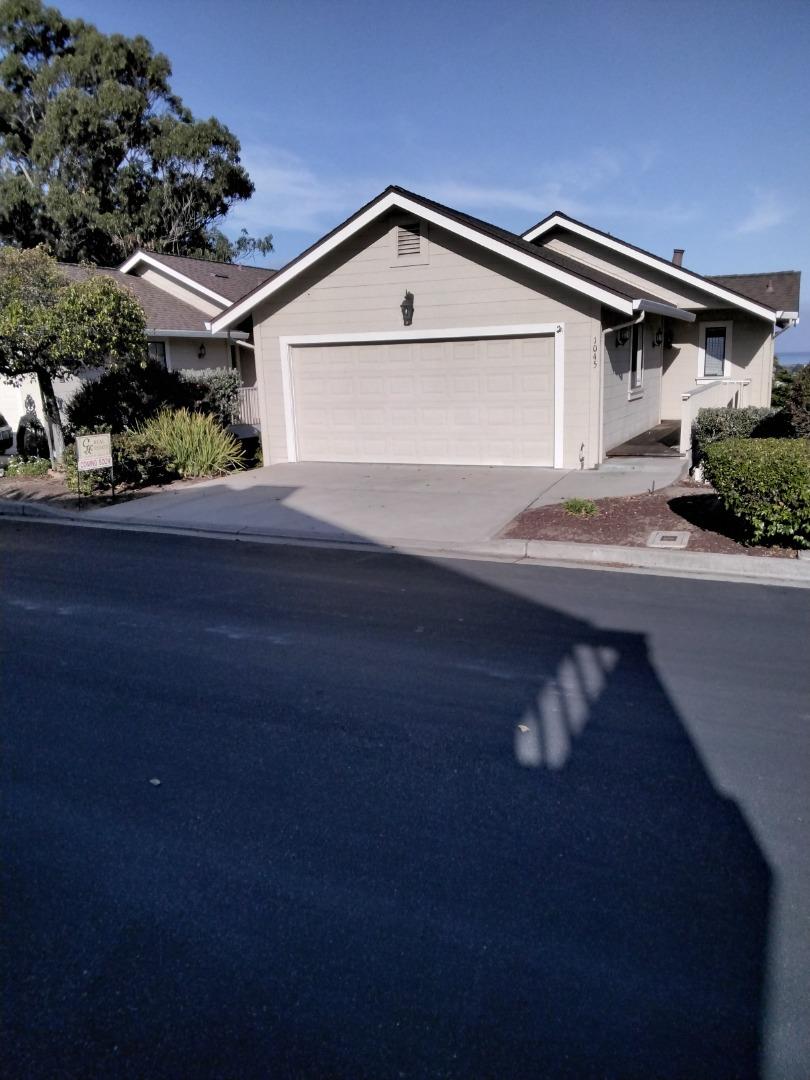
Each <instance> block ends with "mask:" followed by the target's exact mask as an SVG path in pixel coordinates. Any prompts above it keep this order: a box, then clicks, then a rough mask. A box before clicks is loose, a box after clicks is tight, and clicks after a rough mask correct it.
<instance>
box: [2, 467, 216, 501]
mask: <svg viewBox="0 0 810 1080" xmlns="http://www.w3.org/2000/svg"><path fill="white" fill-rule="evenodd" d="M200 482H201V478H195V479H190V480H174V481H172V483H170V484H162V485H153V486H152V487H142V488H135V489H132V488H116V489H115V502H116V503H120V502H129V501H130V500H131V499H141V498H144V497H145V496H146V495H156V494H157V493H158V492H161V491H171V490H173V489H177V488H187V487H189V486H190V485H192V484H199V483H200ZM0 499H4V500H9V501H12V500H13V501H14V502H27V501H30V502H37V503H43V504H45V505H47V506H56V507H59V508H60V509H61V510H96V509H98V507H100V506H111V505H113V499H112V496H111V494H110V493H109V489H107V492H106V493H105V492H99V493H98V494H96V495H83V496H82V497H81V499H78V498H77V497H76V496H75V495H74V494H73V492H72V491H68V488H67V485H66V484H65V478H64V476H61V475H60V474H59V473H53V472H50V473H48V474H47V475H46V476H36V477H27V476H0Z"/></svg>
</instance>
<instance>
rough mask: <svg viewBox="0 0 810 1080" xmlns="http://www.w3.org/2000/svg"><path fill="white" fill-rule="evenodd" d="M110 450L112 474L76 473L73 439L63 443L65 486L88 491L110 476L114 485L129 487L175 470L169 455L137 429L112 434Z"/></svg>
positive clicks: (164, 479) (164, 478)
mask: <svg viewBox="0 0 810 1080" xmlns="http://www.w3.org/2000/svg"><path fill="white" fill-rule="evenodd" d="M112 452H113V469H112V475H111V474H110V470H109V469H99V470H93V472H86V473H81V474H80V473H79V471H78V470H77V468H76V446H75V444H73V443H71V444H70V445H69V446H67V447H66V448H65V454H64V457H63V458H62V464H63V467H64V470H65V483H66V484H67V487H68V490H70V491H73V492H78V491H79V490H81V493H82V495H92V493H93V492H94V491H101V490H103V489H105V488H109V487H110V484H111V481H112V479H113V478H114V479H115V486H116V487H131V488H139V487H146V486H147V485H149V484H165V483H168V482H169V481H170V480H174V479H176V478H177V470H176V468H175V467H174V464H173V462H172V460H171V458H170V457H169V456H168V455H167V454H164V453H163V452H162V451H161V450H158V449H157V448H156V447H154V446H152V445H151V444H150V443H149V441H148V440H147V439H145V438H143V436H142V435H141V434H140V433H139V432H137V431H126V432H124V433H123V434H121V435H113V437H112ZM79 485H81V489H80V487H79Z"/></svg>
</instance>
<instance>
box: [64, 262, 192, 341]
mask: <svg viewBox="0 0 810 1080" xmlns="http://www.w3.org/2000/svg"><path fill="white" fill-rule="evenodd" d="M59 269H60V270H61V271H62V273H63V274H64V275H65V277H67V278H70V280H71V281H85V280H86V279H87V278H88V277H93V276H95V275H98V274H103V275H105V277H110V278H112V279H113V280H114V281H116V282H118V284H119V285H123V286H124V287H125V288H127V289H129V291H130V292H131V293H132V294H133V295H134V296H135V298H136V299H137V300H139V301H140V303H141V306H142V307H143V310H144V312H145V313H146V327H147V329H148V330H149V331H157V330H193V331H204V330H205V329H206V326H205V323H206V319H210V316H209V315H206V314H205V313H204V312H202V311H198V310H197V308H195V307H192V306H191V304H187V303H186V302H185V300H180V299H179V298H178V297H176V296H172V295H171V294H170V293H167V292H164V291H163V289H160V288H158V286H157V285H153V284H152V283H151V282H149V281H145V280H144V279H143V278H142V277H137V276H136V275H135V274H122V273H121V271H120V270H116V269H115V268H114V267H111V266H76V265H75V264H73V263H60V264H59Z"/></svg>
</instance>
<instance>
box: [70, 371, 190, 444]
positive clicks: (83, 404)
mask: <svg viewBox="0 0 810 1080" xmlns="http://www.w3.org/2000/svg"><path fill="white" fill-rule="evenodd" d="M199 395H200V391H199V389H195V387H194V386H192V385H191V384H190V383H189V382H188V381H187V380H186V379H184V378H182V376H181V375H180V373H179V372H178V371H167V370H166V368H165V367H163V365H162V364H159V363H157V362H156V361H154V360H149V361H144V362H143V363H138V364H127V365H125V366H123V367H119V368H115V369H114V370H112V371H107V372H105V373H104V374H103V375H102V376H101V377H100V378H98V379H95V380H93V381H92V382H86V383H84V385H83V386H82V387H81V388H80V389H79V390H77V391H76V393H75V394H74V395H73V397H72V398H71V400H70V402H69V403H68V406H67V410H66V412H67V420H68V426H69V427H70V428H71V429H72V430H73V431H112V432H113V433H117V434H120V433H121V432H123V431H126V430H127V429H129V428H135V427H137V425H138V424H142V423H143V422H144V421H145V420H148V419H149V418H150V417H152V416H155V415H157V413H159V412H160V411H161V410H162V409H166V408H172V409H180V408H184V407H191V406H193V404H194V402H195V400H196V399H197V398H198V397H199Z"/></svg>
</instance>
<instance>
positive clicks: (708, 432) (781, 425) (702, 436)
mask: <svg viewBox="0 0 810 1080" xmlns="http://www.w3.org/2000/svg"><path fill="white" fill-rule="evenodd" d="M791 434H792V431H791V430H790V426H789V424H788V423H787V420H786V417H785V416H784V415H783V414H782V413H780V412H779V410H777V409H765V408H756V407H755V406H753V405H750V406H748V407H747V408H745V409H700V410H699V411H698V414H697V417H696V419H695V421H694V423H693V424H692V463H693V464H694V465H699V464H700V463H701V462H702V461H703V459H704V458H705V456H706V450H707V448H708V447H709V446H711V445H712V443H716V442H720V441H722V440H723V439H763V438H781V437H787V436H789V435H791Z"/></svg>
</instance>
